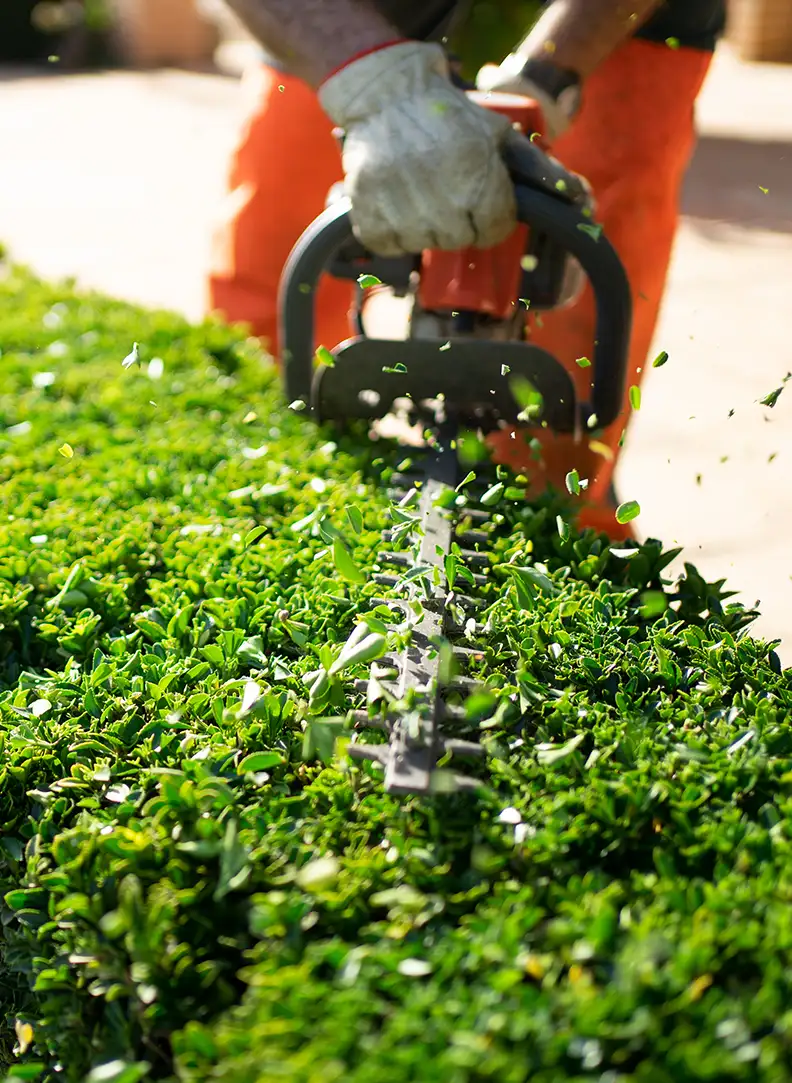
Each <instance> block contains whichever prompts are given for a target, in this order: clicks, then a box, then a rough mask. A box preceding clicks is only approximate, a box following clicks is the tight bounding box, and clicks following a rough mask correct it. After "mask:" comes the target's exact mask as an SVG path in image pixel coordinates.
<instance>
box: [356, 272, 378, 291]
mask: <svg viewBox="0 0 792 1083" xmlns="http://www.w3.org/2000/svg"><path fill="white" fill-rule="evenodd" d="M358 285H359V286H360V288H361V289H362V290H370V289H371V288H372V286H381V285H382V282H381V280H380V279H379V278H377V276H376V275H360V276H359V278H358Z"/></svg>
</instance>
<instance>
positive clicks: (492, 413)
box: [281, 95, 632, 793]
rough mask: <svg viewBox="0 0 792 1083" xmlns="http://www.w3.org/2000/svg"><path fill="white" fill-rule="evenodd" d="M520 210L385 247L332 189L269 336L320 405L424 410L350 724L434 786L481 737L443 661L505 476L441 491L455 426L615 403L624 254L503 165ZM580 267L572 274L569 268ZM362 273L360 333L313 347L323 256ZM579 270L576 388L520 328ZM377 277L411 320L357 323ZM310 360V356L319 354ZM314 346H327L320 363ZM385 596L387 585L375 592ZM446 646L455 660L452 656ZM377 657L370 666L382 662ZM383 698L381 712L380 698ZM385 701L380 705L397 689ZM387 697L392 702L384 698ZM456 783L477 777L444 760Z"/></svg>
mask: <svg viewBox="0 0 792 1083" xmlns="http://www.w3.org/2000/svg"><path fill="white" fill-rule="evenodd" d="M475 96H476V98H477V100H478V101H479V102H480V104H482V105H484V106H485V107H487V108H491V109H495V110H497V111H499V112H502V113H505V114H506V115H507V116H509V117H510V119H511V120H512V122H513V123H515V124H518V125H519V126H520V127H521V128H522V130H523V131H524V132H525V133H526V134H529V133H530V132H532V131H534V130H535V129H536V125H535V123H534V121H535V120H536V119H537V112H536V107H535V106H534V104H533V103H532V102H530V101H527V100H523V99H519V98H516V97H514V96H511V95H509V96H496V95H487V96H480V95H475ZM513 177H514V180H515V191H516V196H517V207H518V218H519V222H520V225H519V226H518V228H517V229H516V230H515V231H514V233H513V234H512V235H511V236H510V237H509V238H508V239H507V240H506V241H505V242H504V243H503V244H501V245H499V246H498V247H497V248H495V249H490V250H486V251H482V250H479V249H473V248H471V249H467V250H464V251H461V252H437V251H431V252H423V253H420V254H417V255H415V256H412V255H410V256H404V257H401V258H398V259H384V258H379V257H376V256H374V255H372V254H371V253H370V252H368V251H367V250H366V249H365V248H363V247H362V245H360V244H359V243H358V242H357V240H356V239H355V238H354V236H353V234H352V229H351V224H350V217H349V205H348V203H347V201H345V200H341V201H338V202H336V203H334V204H332V205H331V206H329V207H328V208H327V209H326V210H325V212H324V213H323V214H321V215H320V216H319V217H318V218H317V219H316V221H314V222H313V223H312V225H310V226H309V227H308V229H307V230H306V231H305V233H304V234H303V236H302V237H301V238H300V240H299V241H298V243H297V245H296V246H295V248H294V250H293V252H292V254H291V257H290V259H289V261H288V264H287V266H286V269H285V271H284V277H283V282H282V288H281V342H282V347H283V365H284V368H283V373H284V382H285V391H286V395H287V396H288V400H289V401H290V402H297V403H300V404H301V405H303V406H304V408H305V410H306V411H307V412H308V413H309V415H310V416H311V417H312V418H313V419H314V420H316V421H317V422H319V423H324V422H332V423H344V422H348V421H350V420H352V419H367V420H371V421H375V420H378V419H382V418H383V417H385V416H386V415H389V414H392V413H393V411H394V409H395V407H396V406H398V404H399V403H406V404H407V407H408V414H409V418H410V420H411V421H412V422H420V423H421V424H422V426H423V428H424V434H425V438H426V439H425V443H426V447H425V448H424V449H423V450H422V451H421V452H420V453H418V454H416V453H415V449H414V448H411V449H410V455H411V458H410V459H409V460H408V461H407V462H406V463H405V467H404V469H403V470H402V471H401V473H399V474H397V475H396V476H395V477H394V479H393V484H394V485H395V487H396V488H395V494H394V495H395V496H396V498H397V501H398V502H397V503H396V505H395V507H396V508H397V509H401V511H398V510H397V513H396V520H395V521H394V522H393V524H392V527H391V528H390V529H389V530H388V531H386V532H385V535H384V538H385V545H386V548H385V549H384V550H383V552H382V553H381V554H380V556H379V561H380V563H381V564H382V565H384V566H387V567H388V568H389V571H388V572H383V573H380V574H378V575H377V576H375V579H376V580H377V581H378V582H379V583H381V584H382V585H383V586H385V587H388V588H389V589H390V590H395V591H396V592H397V593H398V592H399V591H402V593H403V594H404V605H405V608H409V606H410V602H411V599H412V600H413V601H414V598H415V588H414V584H415V583H416V581H418V580H420V581H421V582H422V583H423V584H424V593H423V596H422V599H421V604H420V605H419V606H417V607H416V606H415V605H413V612H415V611H416V609H417V612H418V613H419V617H418V619H417V620H416V621H414V622H413V626H412V629H411V635H410V637H409V642H408V643H407V645H406V646H405V647H404V648H403V649H402V650H401V652H400V653H399V654H398V655H397V656H396V657H390V658H386V659H379V660H378V662H377V667H376V669H375V670H374V672H375V679H374V681H373V685H374V688H375V693H374V694H373V695H372V681H369V682H365V681H364V682H361V686H360V688H359V689H358V690H359V691H360V692H361V694H366V695H367V698H368V700H369V706H368V709H367V710H362V711H360V712H359V713H358V721H359V723H360V726H361V727H362V728H371V727H372V725H374V726H376V725H379V726H380V728H382V729H384V730H385V731H386V733H387V735H388V742H387V743H386V744H381V745H366V744H355V743H352V744H351V745H350V752H351V754H352V755H353V756H355V757H357V758H367V759H371V760H376V761H378V762H380V763H381V764H382V765H383V766H384V768H385V787H386V789H387V790H388V791H390V792H392V793H428V792H432V791H434V790H436V789H437V788H438V787H437V783H438V780H439V779H440V778H441V777H447V775H444V773H443V772H442V771H438V770H437V764H438V762H439V761H443V762H444V763H445V761H446V760H447V759H448V758H450V757H451V756H476V755H481V754H482V753H483V751H484V750H483V748H482V747H481V745H479V744H478V743H476V742H470V741H466V740H460V739H457V738H455V737H454V736H453V730H454V725H455V724H456V723H460V724H461V723H462V722H463V720H464V717H465V716H464V712H463V711H462V709H461V708H460V707H459V706H454V702H453V701H454V699H455V696H456V694H457V693H461V694H463V695H464V694H465V693H468V692H471V691H473V690H474V688H475V682H474V681H473V680H472V679H470V678H468V677H465V676H454V675H453V670H454V669H457V670H459V669H463V670H464V668H465V667H466V665H468V664H469V663H470V662H471V660H473V659H475V656H476V653H477V649H476V638H477V636H478V637H480V636H481V635H482V634H483V633H484V632H485V629H484V628H482V626H481V625H480V624H478V623H477V621H476V614H477V612H478V613H480V610H481V609H482V608H483V602H482V597H481V595H482V591H484V590H485V588H486V585H487V581H488V578H487V571H488V567H489V563H490V562H489V558H488V555H487V547H488V543H489V540H490V537H491V533H492V531H493V530H494V529H497V515H496V514H495V513H496V505H497V503H498V501H499V500H500V499H501V498H502V497H503V496H504V495H505V496H506V497H507V498H508V489H507V488H506V485H505V483H504V481H503V480H501V479H500V477H499V475H498V473H496V474H494V475H492V474H491V475H490V476H489V477H486V476H484V475H483V473H482V471H481V470H480V469H478V468H477V470H476V485H475V486H472V487H471V486H467V487H466V489H465V493H466V497H467V500H466V502H465V505H464V507H462V508H461V509H460V508H459V506H458V503H457V502H456V501H454V500H453V499H451V500H449V497H448V494H452V497H453V494H454V493H455V490H457V487H458V486H459V485H460V483H461V482H463V480H467V479H463V477H462V467H461V464H460V457H459V442H460V440H461V439H462V435H463V433H464V432H465V431H466V430H474V431H476V432H480V433H483V434H486V433H490V432H493V431H494V430H495V429H497V428H501V427H507V428H514V427H518V428H519V427H525V426H530V425H542V426H544V427H546V428H549V429H552V430H554V431H556V432H562V433H571V434H583V433H586V432H588V431H589V430H590V429H591V427H592V426H593V425H596V426H597V427H605V426H607V425H609V424H610V423H612V422H613V421H614V420H615V419H616V418H617V416H618V414H619V412H620V408H621V404H622V396H623V393H624V384H625V378H626V368H627V356H628V348H629V340H630V328H631V315H632V310H631V298H630V290H629V284H628V282H627V278H626V275H625V272H624V268H623V267H622V264H621V262H620V260H619V258H618V256H617V254H616V252H615V250H614V249H613V247H612V246H611V245H610V243H609V242H608V240H607V239H606V238H605V237H604V236H602V235H601V231H600V229H599V227H597V226H596V224H595V223H594V221H593V218H592V215H591V207H590V206H582V207H581V206H573V205H571V204H570V203H569V202H567V201H565V200H563V199H561V198H557V197H555V196H553V195H552V194H548V193H547V192H546V191H539V190H538V189H536V188H532V187H529V186H528V185H526V184H525V183H523V182H522V181H521V178H520V176H519V172H513ZM581 271H582V274H581ZM325 273H327V274H330V275H332V276H334V277H337V278H341V279H347V280H351V281H354V282H357V283H358V290H357V302H356V308H355V312H354V324H355V331H356V333H355V334H353V335H352V336H351V337H350V338H348V339H346V340H345V341H343V342H341V343H338V344H337V345H336V346H335V347H334V348H332V349H331V350H323V351H321V353H322V354H326V355H327V356H325V357H322V356H320V357H319V358H318V359H317V351H316V345H315V340H314V298H315V289H316V286H317V283H318V281H319V278H320V276H321V275H322V274H325ZM583 274H585V276H586V277H587V278H588V279H589V281H590V283H591V285H592V287H593V291H594V295H595V299H596V311H597V323H596V345H595V352H594V357H593V366H592V383H591V395H590V398H589V399H588V401H580V400H579V398H578V395H577V393H576V389H575V385H574V382H573V380H572V377H571V376H570V374H569V372H568V371H567V370H566V369H565V368H564V366H563V365H562V364H561V362H560V361H559V360H558V359H556V358H555V357H553V356H552V355H551V354H549V353H548V352H547V351H545V350H543V349H541V348H539V347H538V346H536V345H533V344H531V342H530V341H529V340H528V339H527V330H528V326H527V321H528V306H529V305H530V308H531V310H532V311H542V310H548V309H553V308H557V307H559V306H560V305H562V304H566V303H568V302H569V301H570V300H571V299H573V298H574V297H575V296H576V295H577V293H578V292H579V289H580V286H581V284H582V280H583ZM379 284H382V285H384V286H389V287H390V288H391V289H392V290H393V292H394V293H395V294H396V295H397V296H402V297H405V296H407V297H409V298H410V299H411V302H412V309H411V317H410V330H409V336H408V338H406V339H405V340H402V341H394V340H388V339H378V338H372V337H370V336H369V335H367V334H366V329H365V325H364V301H365V297H366V293H367V289H368V288H369V287H370V286H371V285H379ZM317 360H318V363H317ZM323 361H324V363H322V362H323ZM383 601H384V604H386V605H388V606H391V607H392V606H393V605H394V601H393V598H392V597H390V598H388V599H383ZM449 652H450V654H451V656H452V658H451V660H452V661H453V663H454V664H453V665H449ZM376 674H379V676H376ZM374 704H379V708H380V713H379V717H377V716H376V714H375V713H374V706H373V705H374ZM394 704H395V705H397V708H396V709H392V705H394ZM389 705H390V706H389ZM453 784H454V786H455V787H456V788H459V787H466V786H468V787H470V786H475V785H477V783H476V781H475V780H474V779H469V778H466V777H465V776H460V775H456V776H455V777H454V780H453Z"/></svg>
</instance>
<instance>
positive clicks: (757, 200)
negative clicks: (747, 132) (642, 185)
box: [682, 136, 792, 233]
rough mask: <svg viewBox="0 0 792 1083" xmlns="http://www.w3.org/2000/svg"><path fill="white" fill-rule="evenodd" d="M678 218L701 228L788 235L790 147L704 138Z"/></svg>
mask: <svg viewBox="0 0 792 1083" xmlns="http://www.w3.org/2000/svg"><path fill="white" fill-rule="evenodd" d="M763 188H766V189H767V192H766V193H765V192H763V191H762V189H763ZM682 213H683V214H684V215H686V216H688V217H690V218H693V219H698V220H699V221H701V222H702V223H704V222H725V223H729V224H730V225H735V226H739V227H741V228H743V229H761V230H770V231H772V232H775V233H792V143H787V142H773V141H753V140H741V139H734V138H731V137H726V136H703V137H702V138H701V139H700V140H699V144H698V147H697V148H696V152H695V154H694V155H693V160H692V161H691V164H690V169H689V171H688V175H687V178H686V180H685V184H684V187H683V190H682Z"/></svg>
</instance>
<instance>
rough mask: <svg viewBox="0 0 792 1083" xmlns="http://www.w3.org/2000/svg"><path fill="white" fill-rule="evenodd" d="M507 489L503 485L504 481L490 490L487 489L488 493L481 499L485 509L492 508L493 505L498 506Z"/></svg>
mask: <svg viewBox="0 0 792 1083" xmlns="http://www.w3.org/2000/svg"><path fill="white" fill-rule="evenodd" d="M505 488H506V486H505V485H504V484H503V482H502V481H499V482H498V483H497V484H496V485H492V486H490V488H489V489H487V491H486V493H484V495H483V496H482V497H481V501H480V503H482V504H483V505H484V507H485V508H490V507H492V505H493V504H497V503H498V501H499V500H500V498H501V497H502V496H503V491H504V489H505Z"/></svg>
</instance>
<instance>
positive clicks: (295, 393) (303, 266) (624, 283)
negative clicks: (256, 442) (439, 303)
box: [280, 161, 632, 428]
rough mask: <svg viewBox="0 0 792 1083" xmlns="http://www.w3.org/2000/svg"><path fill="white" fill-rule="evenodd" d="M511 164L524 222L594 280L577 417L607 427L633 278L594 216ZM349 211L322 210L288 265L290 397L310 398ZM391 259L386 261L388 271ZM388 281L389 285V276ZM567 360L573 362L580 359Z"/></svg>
mask: <svg viewBox="0 0 792 1083" xmlns="http://www.w3.org/2000/svg"><path fill="white" fill-rule="evenodd" d="M508 164H509V166H510V168H511V170H512V175H513V176H514V178H515V193H516V197H517V217H518V219H519V221H520V222H522V223H523V224H525V225H527V226H528V227H529V228H530V229H532V230H534V231H536V232H537V233H542V234H546V235H547V236H548V237H550V238H551V239H552V240H553V241H555V242H556V243H557V244H559V245H560V246H561V247H563V248H565V249H566V250H567V251H568V252H569V254H570V255H571V256H573V257H574V258H575V259H577V261H578V262H579V264H580V265H581V267H582V268H583V270H584V272H585V274H586V276H587V277H588V279H589V282H590V283H591V286H592V289H593V292H594V298H595V303H596V332H595V336H596V337H595V345H594V356H593V364H592V370H593V371H592V376H593V387H592V394H591V398H590V401H589V402H583V403H581V404H580V406H579V414H580V416H579V417H578V418H577V422H578V423H579V424H581V425H582V426H583V427H584V428H585V427H586V426H590V427H594V425H596V427H598V428H604V427H606V426H608V425H610V424H611V423H612V422H614V421H615V420H616V419H617V417H618V416H619V413H620V412H621V408H622V403H623V399H624V389H625V383H626V377H627V363H628V357H629V347H630V333H631V326H632V299H631V295H630V286H629V282H628V280H627V275H626V273H625V270H624V267H623V266H622V263H621V260H620V259H619V257H618V255H617V253H616V251H615V249H614V248H613V246H612V245H611V243H610V242H609V241H608V239H607V237H605V236H604V234H602V233H601V232H599V231H598V230H597V227H596V224H595V222H594V221H593V220H592V219H591V218H589V217H587V216H586V215H585V214H583V213H582V212H581V210H580V209H579V208H578V207H576V206H573V205H572V204H570V203H569V202H568V201H566V200H564V199H563V198H562V197H560V196H554V195H552V194H550V193H548V192H546V191H543V190H540V189H538V188H536V187H532V186H529V185H527V184H525V183H522V182H521V178H520V172H519V162H518V161H514V162H512V161H510V162H509V163H508ZM349 208H350V205H349V201H348V200H346V199H345V200H341V201H339V202H338V203H336V204H334V205H333V206H331V207H329V208H328V209H327V210H326V211H324V212H323V213H322V214H321V215H320V216H319V217H318V218H317V219H316V221H315V222H313V224H312V225H311V226H309V227H308V229H307V230H306V231H305V233H304V234H303V235H302V237H301V238H300V240H299V241H298V242H297V244H296V245H295V247H294V249H293V251H292V253H291V255H290V257H289V259H288V261H287V264H286V267H285V269H284V274H283V278H282V280H281V294H280V341H281V344H282V349H283V367H284V380H285V385H286V394H287V396H288V398H289V400H290V401H292V400H297V399H301V400H302V401H304V402H305V403H306V404H310V403H311V394H312V383H313V369H314V353H315V348H316V347H315V339H314V304H315V291H316V286H317V284H318V281H319V278H320V276H321V275H322V273H324V272H326V271H328V270H330V268H331V266H332V262H333V259H334V257H335V256H336V254H337V253H338V250H339V249H340V248H341V246H342V245H343V244H344V243H345V242H349V241H350V239H351V238H352V237H353V233H352V224H351V220H350V215H349ZM415 258H416V257H414V256H406V257H404V259H403V260H394V261H393V265H394V271H396V272H397V275H398V277H400V278H401V277H402V276H403V275H404V273H405V271H406V269H407V267H408V266H410V264H413V265H414V264H415ZM387 262H389V261H381V263H380V267H381V268H382V269H383V270H385V267H386V265H387ZM363 269H364V270H365V269H366V268H363ZM397 269H398V270H397ZM382 281H383V282H387V277H383V278H382ZM563 360H564V361H565V362H566V363H567V364H569V363H570V362H571V361H574V359H573V358H564V359H563ZM592 415H594V416H595V417H596V420H595V421H594V417H593V416H592ZM592 422H593V424H592Z"/></svg>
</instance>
